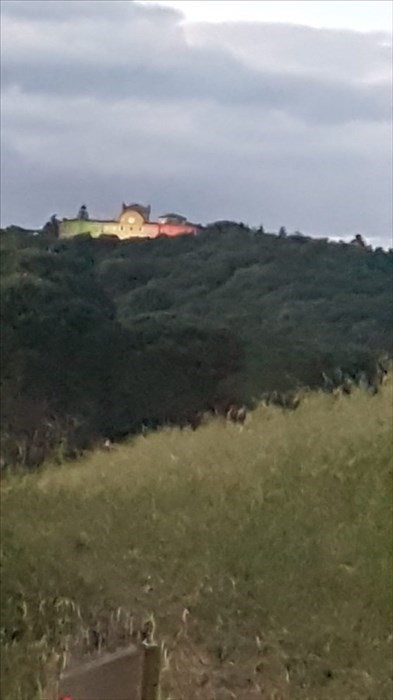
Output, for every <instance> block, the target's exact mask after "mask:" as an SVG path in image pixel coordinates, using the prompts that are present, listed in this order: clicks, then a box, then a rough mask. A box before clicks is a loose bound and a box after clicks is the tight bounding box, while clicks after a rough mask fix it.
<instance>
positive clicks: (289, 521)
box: [2, 384, 393, 700]
mask: <svg viewBox="0 0 393 700" xmlns="http://www.w3.org/2000/svg"><path fill="white" fill-rule="evenodd" d="M391 399H392V389H391V384H390V385H389V386H387V387H385V388H384V390H383V391H382V392H380V393H379V394H378V395H376V396H373V397H370V396H369V395H368V394H366V393H365V392H361V391H356V392H355V393H354V394H353V395H352V396H350V397H338V398H337V397H333V396H329V395H318V394H316V395H309V396H308V397H306V399H305V400H304V402H303V403H302V404H301V406H300V407H299V409H298V410H297V411H294V412H283V411H282V410H280V409H277V408H271V407H269V408H267V407H264V406H260V407H259V408H258V409H257V410H256V411H255V412H254V413H253V414H252V415H251V416H249V418H248V421H247V423H246V425H245V426H244V428H239V426H236V425H232V424H227V423H225V422H223V421H220V420H217V421H212V422H211V423H209V424H208V425H206V426H204V427H202V428H200V429H199V430H197V431H195V432H193V431H191V430H184V431H180V430H173V429H171V430H162V431H161V432H158V433H155V434H151V435H149V436H148V437H140V438H138V439H137V440H135V441H133V442H130V443H129V444H127V445H121V446H117V447H115V449H114V450H112V451H110V452H96V453H94V454H91V455H89V456H87V457H85V458H84V459H83V460H80V461H79V462H77V463H74V464H69V465H66V466H64V467H62V468H58V467H51V466H46V467H45V468H44V469H42V470H41V471H40V472H39V473H37V474H34V475H26V476H15V477H11V478H10V479H8V480H7V481H6V482H3V484H2V500H3V507H2V567H3V579H2V580H3V587H2V609H3V616H2V638H3V663H2V686H3V693H2V697H3V698H4V699H5V700H8V699H9V700H11V699H12V700H14V698H15V700H16V699H18V700H33V698H35V697H39V694H40V688H43V687H44V686H45V669H47V668H48V667H49V666H50V662H52V661H53V659H54V656H53V651H56V652H57V654H58V655H59V656H58V663H59V664H61V663H62V659H63V656H62V653H63V652H64V650H65V648H66V647H67V645H68V644H69V643H71V642H72V641H73V640H75V639H76V637H77V636H78V634H79V635H82V637H83V635H84V634H85V633H86V634H85V636H86V635H87V636H86V638H89V639H90V641H91V639H93V641H91V644H93V645H94V644H95V646H99V645H100V644H102V645H104V646H105V645H108V643H109V642H108V629H110V627H111V625H112V626H113V625H114V624H115V622H116V619H118V620H119V638H121V639H120V641H121V640H123V641H124V640H126V638H128V637H129V636H130V635H132V630H131V627H132V625H131V623H130V619H131V617H132V618H133V619H134V627H135V628H138V627H139V626H140V625H141V624H142V622H143V618H144V617H145V616H147V615H150V614H152V615H153V616H154V619H155V623H156V626H157V631H158V635H159V637H160V639H162V640H163V641H164V643H165V646H166V659H167V661H166V668H165V670H164V673H163V691H164V695H165V697H171V698H173V699H174V700H192V699H193V698H195V700H196V699H201V700H202V699H203V700H209V698H211V699H212V700H216V699H217V700H218V699H219V698H231V697H232V698H238V699H239V700H253V699H254V698H257V697H258V698H266V699H268V698H269V699H270V698H272V699H273V698H274V699H275V700H279V698H289V697H290V698H293V699H295V700H355V699H356V700H366V699H367V700H388V698H389V700H390V698H391V693H392V649H391V643H392V606H391V592H392V527H393V526H392V483H391V482H392V462H391V457H392V403H391ZM120 610H121V611H123V612H122V613H121V614H120V612H118V613H116V611H120ZM116 615H117V618H116ZM121 615H123V617H122V619H126V620H127V624H123V623H122V622H121V620H120V617H121ZM114 621H115V622H114ZM126 628H127V629H126ZM86 630H90V632H89V634H90V637H89V636H88V634H87V632H86ZM92 630H94V632H92ZM92 635H93V636H92ZM127 635H128V637H127ZM97 640H98V642H97Z"/></svg>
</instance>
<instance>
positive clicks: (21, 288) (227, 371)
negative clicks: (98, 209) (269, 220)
mask: <svg viewBox="0 0 393 700" xmlns="http://www.w3.org/2000/svg"><path fill="white" fill-rule="evenodd" d="M392 261H393V254H392V251H390V252H385V251H383V250H381V249H377V250H374V251H373V250H369V249H367V248H366V247H363V245H360V244H359V242H358V243H357V244H356V245H347V244H338V243H329V242H327V241H326V240H316V239H310V238H306V237H303V236H301V235H294V236H285V232H284V231H281V235H279V236H276V235H272V234H267V233H264V232H263V231H262V230H258V231H255V230H250V229H248V228H246V227H245V226H244V225H242V224H235V223H231V222H221V223H219V222H218V223H216V224H214V225H212V226H210V227H206V228H205V229H204V230H202V231H201V232H200V233H199V234H198V235H197V236H180V237H178V238H175V239H168V238H165V237H161V238H158V239H155V240H149V239H144V240H127V241H119V240H118V239H116V238H115V237H101V238H100V239H92V238H90V237H89V236H87V235H84V236H78V237H76V238H74V239H73V240H70V241H62V240H57V239H55V238H53V237H51V236H50V235H48V234H44V233H41V234H40V235H36V236H32V235H30V234H29V233H23V232H21V231H19V230H14V229H12V228H11V229H10V230H6V231H3V232H2V234H1V265H2V268H1V271H2V276H1V285H2V289H1V292H2V293H1V317H2V320H1V323H2V363H1V388H2V466H3V467H5V466H7V465H10V464H15V463H19V464H22V465H25V466H35V465H38V464H40V463H41V462H42V460H43V459H44V458H45V457H46V456H47V455H48V454H52V455H53V454H54V453H55V452H57V454H58V456H59V458H60V459H61V458H62V457H64V456H72V455H76V454H78V453H79V452H80V451H81V450H83V449H85V448H86V447H87V446H89V445H91V444H93V443H94V442H97V441H99V440H102V439H105V438H111V439H119V438H121V437H124V436H126V435H128V434H132V433H135V432H138V431H139V430H140V429H141V427H142V426H144V427H150V428H151V427H155V426H157V425H162V424H178V425H179V424H185V423H187V422H192V421H193V419H194V418H195V416H196V415H198V413H200V412H203V411H213V410H216V411H219V412H224V411H225V410H227V408H228V406H229V405H230V404H233V403H235V404H238V405H241V404H247V405H252V404H253V403H254V402H255V401H256V400H258V399H259V398H260V397H261V396H265V395H267V394H272V393H273V392H279V393H284V394H285V393H286V392H288V391H292V392H293V391H294V390H296V389H297V388H298V387H303V386H309V387H317V386H321V385H322V384H324V385H325V387H329V388H332V387H334V386H337V385H339V384H341V383H342V382H343V380H344V379H345V378H349V379H350V380H351V381H353V382H357V381H358V380H359V379H360V378H363V380H365V381H366V383H367V382H369V383H370V382H371V383H374V384H375V381H376V377H377V375H378V371H379V370H380V367H379V365H378V363H377V361H378V360H379V359H380V358H382V357H383V356H385V360H386V359H387V358H388V356H389V355H391V351H392V333H391V312H392V298H391V281H392Z"/></svg>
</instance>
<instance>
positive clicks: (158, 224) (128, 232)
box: [59, 204, 198, 238]
mask: <svg viewBox="0 0 393 700" xmlns="http://www.w3.org/2000/svg"><path fill="white" fill-rule="evenodd" d="M150 212H151V207H150V206H147V207H145V206H143V205H142V204H123V205H122V209H121V212H120V215H119V217H118V218H117V219H114V220H99V219H90V217H89V214H88V211H87V208H86V205H85V204H83V205H82V206H81V208H80V210H79V213H78V216H77V218H76V219H63V220H62V221H60V222H59V236H60V238H70V237H72V236H77V235H78V234H81V233H89V234H90V235H91V236H93V237H94V238H97V237H98V236H102V235H109V236H118V238H156V237H157V236H162V235H164V236H180V235H181V234H196V233H197V231H198V226H197V225H196V224H191V223H190V222H189V221H187V219H186V218H185V217H184V216H180V214H173V213H172V214H164V215H163V216H159V217H158V219H157V221H150Z"/></svg>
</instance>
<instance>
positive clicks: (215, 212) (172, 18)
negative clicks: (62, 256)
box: [1, 0, 393, 246]
mask: <svg viewBox="0 0 393 700" xmlns="http://www.w3.org/2000/svg"><path fill="white" fill-rule="evenodd" d="M392 8H393V4H392V3H391V2H385V1H381V0H379V1H378V0H374V1H373V2H368V1H367V0H364V1H362V0H359V1H357V0H351V1H350V2H346V1H340V0H334V1H332V0H328V2H326V1H325V2H318V1H316V0H315V1H313V2H310V1H309V0H307V2H296V1H293V0H291V1H290V2H287V1H286V0H281V1H280V0H275V1H274V2H270V1H267V0H265V1H261V2H259V1H258V0H252V1H251V2H250V1H248V0H241V1H237V2H236V1H231V0H228V1H227V2H225V0H220V1H219V2H217V1H215V0H212V1H210V2H209V1H208V0H203V1H200V0H196V1H194V0H181V1H180V2H179V1H177V2H176V1H175V0H173V1H172V2H171V1H170V0H168V1H162V2H158V1H157V2H156V1H153V0H149V1H148V2H137V1H136V0H135V1H131V0H126V1H123V0H109V1H107V0H98V1H97V0H3V2H2V8H1V9H2V23H1V33H2V61H1V71H2V100H1V101H2V149H1V157H2V164H1V174H2V178H1V186H2V192H1V204H2V206H1V211H2V224H3V225H9V224H11V223H16V224H19V225H22V226H29V227H30V226H31V227H39V226H41V225H42V224H43V223H44V222H45V221H46V220H47V219H48V217H49V216H50V215H51V214H53V213H57V214H58V215H59V216H60V217H63V216H73V215H75V213H76V211H77V210H78V208H79V206H80V204H81V203H82V201H86V203H87V204H88V208H89V211H90V212H91V214H92V215H94V216H102V217H110V218H111V217H112V216H114V215H116V214H117V213H118V211H117V210H118V208H119V205H120V203H121V201H123V200H124V201H131V200H132V201H138V200H139V201H141V202H142V203H146V204H147V203H151V204H152V206H153V212H154V215H157V214H160V213H162V212H163V211H166V210H173V209H174V210H178V211H179V212H180V213H184V214H185V215H186V216H188V217H189V218H190V219H191V220H194V221H198V222H201V223H206V222H208V221H213V220H217V219H222V218H225V219H234V220H237V221H244V222H246V223H248V224H250V225H259V224H261V223H262V224H263V225H264V226H265V228H267V229H271V230H277V229H278V228H279V226H281V225H285V226H286V227H287V228H288V230H290V231H292V230H296V229H297V230H300V231H302V232H303V233H306V234H310V235H317V236H330V237H332V238H337V237H342V238H347V237H349V236H352V235H353V234H354V233H357V232H360V233H362V234H363V235H365V236H366V238H368V239H369V240H370V242H372V243H373V244H374V245H381V244H382V245H385V246H389V245H391V235H392V195H391V192H392V179H393V178H392Z"/></svg>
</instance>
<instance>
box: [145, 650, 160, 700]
mask: <svg viewBox="0 0 393 700" xmlns="http://www.w3.org/2000/svg"><path fill="white" fill-rule="evenodd" d="M160 671H161V650H160V647H159V646H157V645H156V644H149V645H147V644H146V645H144V653H143V671H142V696H141V700H159V690H160Z"/></svg>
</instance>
